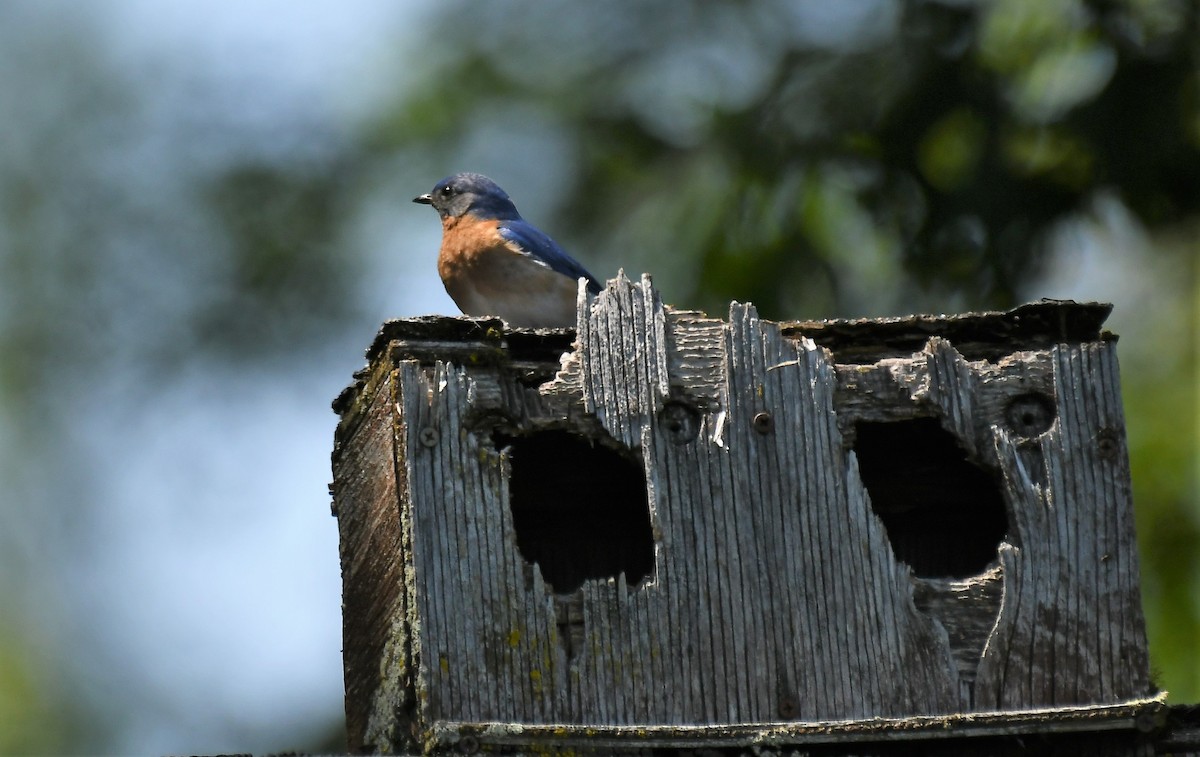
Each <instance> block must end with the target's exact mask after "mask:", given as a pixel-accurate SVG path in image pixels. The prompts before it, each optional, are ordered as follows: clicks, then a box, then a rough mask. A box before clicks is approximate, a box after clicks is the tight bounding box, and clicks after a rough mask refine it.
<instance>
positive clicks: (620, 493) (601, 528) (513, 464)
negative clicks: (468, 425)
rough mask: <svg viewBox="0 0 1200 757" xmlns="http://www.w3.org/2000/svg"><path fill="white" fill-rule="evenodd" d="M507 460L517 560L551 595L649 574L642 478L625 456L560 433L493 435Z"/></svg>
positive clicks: (650, 560) (650, 538)
mask: <svg viewBox="0 0 1200 757" xmlns="http://www.w3.org/2000/svg"><path fill="white" fill-rule="evenodd" d="M493 441H494V442H495V444H496V449H497V450H500V451H502V452H505V453H507V454H508V456H509V464H510V469H511V471H512V475H511V478H510V480H509V505H510V507H511V509H512V516H513V528H514V529H515V531H516V535H517V548H518V549H519V550H520V552H521V556H522V557H523V558H524V559H525V560H526V561H527V562H530V563H533V564H536V565H537V568H538V570H540V571H541V574H542V578H543V579H544V580H545V582H546V583H547V584H549V585H550V586H551V587H553V589H554V592H555V593H556V594H569V593H571V592H573V591H575V590H576V589H578V588H579V587H580V586H581V585H582V584H583V582H584V581H585V580H587V579H589V578H616V577H617V576H619V575H620V574H622V573H624V574H625V580H626V582H627V583H628V584H629V585H630V586H633V585H636V584H637V583H639V582H641V581H643V580H644V579H646V578H647V577H648V576H649V575H650V574H651V573H652V572H653V570H654V536H653V534H652V532H651V529H650V513H649V506H648V503H647V501H646V476H645V473H644V471H643V470H642V466H641V463H640V461H639V460H638V459H637V458H636V457H635V456H634V454H633V453H632V452H624V451H618V450H616V449H613V448H610V447H608V446H605V445H602V444H596V443H594V442H593V441H591V440H589V439H587V438H585V437H583V436H580V435H578V434H572V433H569V432H566V431H557V430H554V431H538V432H534V433H530V434H523V435H515V436H508V435H505V434H501V433H499V432H497V433H495V434H493Z"/></svg>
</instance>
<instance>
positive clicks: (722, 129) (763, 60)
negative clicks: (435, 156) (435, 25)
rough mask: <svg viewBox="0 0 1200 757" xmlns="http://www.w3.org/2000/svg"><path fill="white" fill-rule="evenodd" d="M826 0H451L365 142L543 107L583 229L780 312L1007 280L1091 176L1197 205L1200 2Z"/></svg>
mask: <svg viewBox="0 0 1200 757" xmlns="http://www.w3.org/2000/svg"><path fill="white" fill-rule="evenodd" d="M817 6H818V4H807V5H806V4H796V3H786V2H759V3H743V2H723V3H703V4H686V5H682V6H675V7H673V8H672V10H671V12H669V13H668V12H665V11H664V9H662V8H660V7H658V6H655V5H651V4H636V3H623V4H617V5H613V4H600V5H595V6H592V7H589V8H579V7H574V6H572V7H570V8H567V7H566V6H564V5H562V4H561V3H557V4H556V3H550V4H547V3H543V2H532V1H529V2H508V3H503V4H496V5H491V6H488V7H483V8H481V7H479V6H478V5H476V4H470V3H449V4H446V5H444V6H443V7H442V10H441V13H440V15H439V18H440V19H441V20H442V23H441V26H440V28H439V29H438V30H437V31H435V32H434V33H433V34H431V36H430V39H432V40H434V44H433V45H431V50H430V51H429V54H428V55H427V56H425V57H426V59H427V60H430V61H432V66H431V70H430V71H428V72H427V74H426V75H425V76H424V78H423V79H422V80H421V81H422V82H423V84H419V85H418V88H417V90H416V92H415V93H414V94H412V95H411V96H409V97H406V98H404V99H401V100H400V101H399V102H398V103H397V104H396V107H395V108H394V111H393V115H392V117H391V118H388V119H384V120H383V121H381V122H380V124H379V126H378V129H377V131H376V132H375V133H374V134H373V135H372V138H371V142H372V143H373V144H374V145H376V147H377V148H380V149H385V150H387V149H400V148H411V147H413V146H414V145H420V146H421V147H422V148H429V147H434V148H438V149H440V150H441V151H442V154H444V155H447V156H449V155H454V154H455V151H456V149H458V148H460V147H461V146H462V144H463V143H464V141H465V140H467V139H468V137H469V136H470V134H471V133H472V131H473V130H475V129H477V128H479V127H480V126H481V125H486V124H487V123H489V122H490V121H494V120H496V119H502V118H504V117H505V114H510V113H512V112H521V113H525V114H527V117H528V118H530V119H537V120H541V121H545V122H549V123H551V124H553V125H554V126H555V127H556V128H558V129H560V130H561V131H562V132H563V133H564V134H566V135H567V138H568V139H569V140H571V144H572V146H573V149H572V150H571V165H569V166H566V167H563V170H564V171H565V172H566V173H567V174H568V177H569V178H568V180H567V181H568V186H567V188H566V192H565V194H564V196H563V197H561V198H560V199H561V207H562V218H561V221H560V222H559V226H560V227H563V228H567V229H570V230H572V233H573V234H574V235H575V236H576V241H577V242H578V246H579V247H580V248H582V249H583V250H587V251H590V252H591V254H592V256H593V257H594V258H597V259H603V260H610V261H612V262H613V263H614V264H627V263H625V261H626V260H628V258H629V257H630V255H629V251H630V249H631V248H633V249H638V248H641V249H642V250H650V251H651V252H645V253H640V254H639V257H641V258H642V259H646V260H652V261H653V262H654V263H655V264H656V265H654V266H653V267H652V270H655V271H657V272H659V273H660V274H662V273H666V274H668V275H666V276H663V278H664V280H665V282H667V283H665V284H664V286H668V287H670V286H675V285H676V284H677V283H678V282H684V283H683V284H681V285H679V286H678V287H677V288H676V289H675V290H674V291H673V292H670V293H671V294H673V295H674V296H675V299H676V301H677V302H678V303H679V304H682V305H694V306H702V307H705V308H710V309H715V310H720V309H721V308H723V307H724V303H726V302H727V301H728V300H730V299H743V300H746V299H748V300H751V301H753V302H755V303H756V304H757V305H758V306H759V307H760V309H761V310H762V311H763V312H764V314H767V315H769V316H772V317H777V318H782V317H804V316H830V315H864V314H867V311H870V312H874V313H884V312H895V311H900V310H912V309H914V308H917V309H921V308H928V307H941V308H948V307H953V308H980V307H1003V306H1007V305H1011V304H1012V303H1013V302H1014V301H1015V299H1016V297H1017V293H1018V291H1019V290H1020V288H1021V286H1022V285H1023V284H1025V283H1026V282H1028V281H1030V280H1032V278H1033V277H1034V276H1035V275H1036V274H1037V273H1038V271H1039V266H1040V264H1041V262H1042V260H1043V256H1044V254H1045V251H1046V237H1047V233H1048V232H1049V231H1050V230H1051V229H1052V228H1053V227H1054V226H1055V224H1057V223H1059V222H1061V221H1063V220H1065V219H1068V218H1069V217H1070V216H1071V215H1072V214H1078V213H1082V212H1085V211H1086V209H1087V207H1088V203H1089V202H1090V199H1091V197H1092V196H1093V194H1094V193H1095V192H1096V191H1097V190H1100V189H1105V190H1111V191H1115V192H1117V193H1118V194H1119V196H1120V198H1121V199H1122V201H1123V202H1125V203H1126V204H1127V205H1128V206H1129V207H1130V208H1132V209H1133V210H1134V211H1135V212H1136V213H1137V214H1138V216H1139V217H1140V218H1141V219H1142V220H1143V221H1144V222H1145V223H1147V224H1151V225H1156V226H1157V225H1167V224H1172V223H1176V222H1179V221H1181V220H1183V219H1186V218H1190V217H1193V216H1194V214H1195V212H1196V211H1197V208H1198V207H1200V193H1197V192H1196V191H1195V186H1196V177H1197V176H1200V125H1198V124H1200V84H1198V82H1197V50H1196V47H1197V44H1196V40H1197V39H1198V33H1197V15H1198V11H1197V6H1196V4H1195V3H1191V2H1172V1H1170V0H1146V1H1139V2H1091V3H1087V2H1082V0H1049V1H1043V0H1002V1H998V2H987V3H983V2H980V3H975V2H916V3H904V4H896V3H886V2H877V3H846V4H826V5H825V7H824V8H818V7H817ZM548 170H553V169H552V168H551V169H548ZM868 270H873V271H876V272H877V273H875V274H873V276H874V279H873V280H872V281H871V282H870V284H869V285H867V286H864V285H862V284H861V283H859V282H858V281H856V279H857V278H858V277H859V276H862V275H864V274H865V275H868V276H871V275H872V274H870V273H865V272H866V271H868Z"/></svg>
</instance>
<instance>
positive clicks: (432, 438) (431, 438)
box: [417, 426, 442, 447]
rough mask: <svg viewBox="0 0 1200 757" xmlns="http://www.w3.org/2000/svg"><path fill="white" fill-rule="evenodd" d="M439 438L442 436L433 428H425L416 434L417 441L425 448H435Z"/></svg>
mask: <svg viewBox="0 0 1200 757" xmlns="http://www.w3.org/2000/svg"><path fill="white" fill-rule="evenodd" d="M441 438H442V435H441V434H439V433H438V430H437V429H436V428H434V427H433V426H425V427H424V428H422V429H421V430H420V431H418V432H417V439H418V440H420V442H421V444H422V445H423V446H425V447H436V446H437V443H438V442H439V441H441Z"/></svg>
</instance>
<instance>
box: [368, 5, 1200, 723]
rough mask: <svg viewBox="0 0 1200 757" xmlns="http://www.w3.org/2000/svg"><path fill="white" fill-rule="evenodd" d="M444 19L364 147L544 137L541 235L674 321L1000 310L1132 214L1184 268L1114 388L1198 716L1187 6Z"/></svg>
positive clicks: (1193, 160)
mask: <svg viewBox="0 0 1200 757" xmlns="http://www.w3.org/2000/svg"><path fill="white" fill-rule="evenodd" d="M436 18H437V19H438V21H437V28H436V29H435V30H434V31H432V32H431V33H430V35H429V39H430V40H431V44H430V45H429V46H428V49H427V50H426V51H424V54H423V55H422V59H423V60H424V61H425V62H426V65H427V68H426V69H425V70H424V71H423V72H422V74H421V76H419V77H418V79H417V81H416V83H415V85H412V88H411V91H410V93H409V94H408V95H407V96H405V97H403V98H401V99H399V100H398V101H397V102H396V103H395V105H394V107H393V108H392V109H391V111H390V114H389V115H388V116H386V117H385V118H382V119H380V120H379V122H378V123H377V124H376V126H375V128H374V129H373V130H372V131H371V132H370V133H369V135H368V137H367V146H368V149H371V150H375V151H380V152H384V153H390V152H393V151H395V152H398V153H402V154H414V153H420V154H423V155H426V156H428V155H429V154H431V153H432V154H436V155H440V156H442V157H443V160H444V162H445V163H447V164H448V165H454V164H453V162H452V159H457V158H459V156H461V154H462V153H463V152H464V151H468V152H469V150H470V146H471V145H472V144H473V141H475V140H479V139H482V138H480V137H478V134H480V133H483V132H486V131H487V130H488V129H489V128H492V127H493V126H494V125H495V124H497V123H501V124H504V123H511V122H513V121H514V120H515V121H521V120H524V121H525V122H526V123H527V124H532V125H536V126H537V128H538V129H542V130H544V129H549V130H552V131H553V132H554V133H556V134H558V135H560V137H561V138H562V139H565V140H566V141H567V144H568V149H567V150H566V155H567V159H566V160H565V161H564V162H563V164H561V165H544V166H541V167H540V169H541V170H543V171H546V172H550V173H554V174H555V175H556V176H559V178H558V179H556V181H557V182H558V186H561V187H562V190H561V191H560V192H559V193H558V194H557V195H556V197H555V198H554V203H553V204H554V209H555V210H556V211H557V217H556V218H551V219H549V220H547V219H546V218H544V217H539V218H538V219H537V220H538V221H539V223H542V224H544V225H546V226H547V227H548V228H550V229H552V230H560V229H567V230H569V234H570V237H569V238H568V239H567V240H566V241H567V242H568V245H567V246H568V247H569V248H570V249H572V250H573V251H575V252H576V253H577V254H579V256H580V257H581V258H583V259H584V260H585V261H586V262H587V263H588V265H589V266H590V267H592V268H593V270H596V271H597V272H598V273H600V274H602V275H607V274H608V273H609V269H608V268H606V267H605V266H604V265H602V264H597V263H598V261H603V263H604V264H608V265H609V266H612V267H615V266H623V267H625V268H627V269H630V270H631V271H632V272H634V273H636V272H639V271H642V270H648V271H651V272H653V273H655V275H656V281H657V283H658V284H659V286H660V288H662V289H663V290H664V292H666V295H667V298H668V300H670V301H672V302H673V303H675V304H676V305H678V306H683V307H700V308H703V309H707V310H710V311H712V312H716V313H720V312H722V311H723V309H724V307H725V304H726V303H727V302H728V301H729V300H731V299H738V300H743V301H746V300H749V301H753V302H754V303H755V304H756V305H757V306H758V307H759V309H760V312H762V313H763V314H764V315H765V316H767V317H773V318H804V317H829V316H837V315H841V316H863V315H871V314H888V313H899V312H913V311H923V310H932V311H941V312H947V311H952V310H958V309H978V308H1002V307H1009V306H1011V305H1014V304H1015V303H1016V302H1017V301H1018V299H1020V298H1022V297H1029V296H1031V295H1032V296H1036V292H1037V281H1038V277H1039V274H1041V273H1042V272H1043V270H1044V266H1045V264H1046V262H1047V253H1048V252H1049V251H1050V249H1051V246H1052V244H1053V242H1054V240H1055V239H1056V238H1059V237H1056V235H1059V234H1060V233H1061V232H1062V230H1063V229H1064V228H1067V227H1069V226H1070V225H1071V224H1089V223H1094V222H1096V220H1097V218H1098V217H1099V216H1100V215H1101V213H1100V211H1098V210H1097V209H1096V208H1097V202H1098V198H1116V200H1117V201H1119V203H1121V204H1122V205H1123V206H1124V207H1125V208H1127V209H1128V210H1129V211H1130V212H1132V214H1133V220H1132V221H1131V222H1132V223H1138V224H1141V225H1142V226H1143V227H1144V228H1145V229H1146V230H1147V232H1148V237H1147V239H1146V240H1145V243H1146V245H1147V246H1149V247H1151V248H1152V251H1153V254H1155V255H1157V256H1161V257H1165V258H1172V259H1173V260H1174V263H1172V266H1173V268H1174V269H1175V272H1174V274H1171V275H1170V276H1169V278H1167V279H1164V286H1163V290H1162V295H1163V297H1164V300H1165V301H1166V302H1172V303H1175V305H1174V306H1173V307H1172V308H1170V311H1171V312H1169V313H1167V314H1165V315H1164V314H1160V315H1161V317H1160V318H1158V319H1157V320H1155V321H1154V323H1156V324H1158V325H1159V326H1160V327H1162V328H1166V329H1169V330H1170V332H1169V333H1170V337H1167V338H1163V337H1162V334H1163V332H1159V335H1160V337H1159V338H1156V337H1155V333H1154V332H1152V331H1149V330H1147V331H1145V332H1142V333H1140V334H1139V335H1138V336H1139V338H1140V339H1142V342H1141V343H1139V344H1135V345H1133V346H1132V347H1131V349H1125V348H1124V343H1123V350H1122V354H1123V355H1124V356H1125V358H1126V359H1129V358H1130V356H1134V357H1138V358H1143V357H1148V359H1150V360H1153V361H1155V362H1156V363H1157V365H1156V366H1154V367H1148V366H1146V365H1144V364H1143V363H1142V362H1139V363H1138V364H1137V365H1133V366H1127V367H1126V371H1125V374H1126V394H1127V396H1128V397H1129V401H1128V404H1129V413H1130V416H1131V423H1130V426H1131V429H1132V431H1131V449H1132V454H1133V466H1134V479H1135V483H1136V486H1137V490H1136V500H1137V502H1138V506H1139V511H1138V512H1139V521H1138V524H1139V528H1140V536H1141V540H1142V545H1143V549H1144V555H1145V556H1144V558H1143V560H1144V565H1145V569H1146V576H1145V583H1146V597H1147V613H1148V616H1149V628H1150V631H1151V636H1152V652H1153V658H1154V662H1155V665H1156V667H1157V670H1158V674H1159V681H1160V683H1161V685H1163V686H1164V687H1166V688H1170V689H1172V690H1173V693H1174V694H1175V695H1177V696H1178V697H1182V698H1183V699H1185V700H1186V699H1191V700H1195V699H1197V698H1200V662H1198V660H1197V654H1196V649H1197V645H1198V644H1200V598H1198V597H1197V595H1198V594H1200V588H1198V587H1200V558H1198V557H1197V553H1198V552H1200V549H1198V548H1200V526H1198V524H1200V511H1198V509H1197V489H1196V480H1195V464H1196V460H1197V458H1196V447H1195V434H1196V427H1195V423H1194V422H1193V423H1191V424H1190V425H1188V424H1182V423H1180V421H1179V419H1180V418H1181V417H1189V418H1195V417H1196V416H1195V397H1196V390H1197V373H1196V361H1195V351H1196V340H1195V339H1194V338H1191V336H1192V335H1194V333H1195V332H1194V330H1193V329H1194V312H1193V308H1194V304H1193V303H1194V295H1195V291H1194V286H1192V284H1191V282H1195V281H1197V280H1198V279H1197V278H1196V266H1195V263H1194V259H1195V257H1197V255H1198V253H1200V249H1198V248H1197V245H1196V244H1195V243H1194V242H1190V241H1188V239H1187V238H1188V237H1189V235H1191V234H1193V233H1194V232H1196V231H1197V230H1200V191H1198V190H1200V5H1198V4H1197V3H1195V2H1191V1H1190V0H994V1H993V2H969V1H963V2H951V1H949V0H946V1H944V2H936V1H929V0H926V1H924V2H912V3H889V2H873V3H870V2H869V3H824V4H818V3H811V4H802V3H791V2H782V1H780V2H753V3H752V2H733V1H730V2H712V3H688V4H673V5H671V6H670V7H669V9H668V8H667V7H664V6H662V5H660V4H650V3H641V4H639V3H617V4H612V3H595V4H591V5H580V4H570V5H568V4H566V3H563V2H557V3H550V2H544V0H523V1H522V0H512V1H511V2H505V3H497V4H487V5H481V4H477V3H470V2H450V3H446V4H443V5H442V6H440V9H439V13H438V14H437V17H436ZM524 157H525V156H519V157H516V158H514V157H512V156H504V155H501V156H495V155H490V156H488V160H489V164H490V165H502V166H503V165H505V160H506V159H509V160H511V162H512V163H513V164H517V163H518V162H519V161H520V160H521V159H523V158H524ZM477 168H478V167H477V166H454V168H453V170H459V169H477ZM449 172H450V171H449V170H447V171H445V173H449ZM502 183H503V182H502ZM518 200H519V198H518ZM1192 238H1194V236H1193V237H1192ZM1179 281H1183V282H1187V283H1186V284H1185V285H1184V286H1183V287H1179V286H1178V282H1179ZM1172 298H1174V299H1172ZM1151 340H1152V341H1151ZM1148 377H1152V378H1148ZM1185 411H1190V412H1185Z"/></svg>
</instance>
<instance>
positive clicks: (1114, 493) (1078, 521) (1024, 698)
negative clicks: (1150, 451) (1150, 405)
mask: <svg viewBox="0 0 1200 757" xmlns="http://www.w3.org/2000/svg"><path fill="white" fill-rule="evenodd" d="M1054 360H1055V363H1054V364H1055V403H1056V406H1057V418H1056V420H1055V422H1054V425H1053V426H1052V427H1051V429H1050V430H1049V431H1047V432H1046V433H1045V434H1042V435H1041V436H1040V437H1038V438H1037V439H1036V440H1033V441H1021V440H1018V439H1014V438H1013V436H1012V435H1010V434H1009V432H1008V431H1007V430H1005V429H1004V428H1001V427H998V426H997V427H995V428H994V434H995V448H996V452H997V455H998V457H999V459H1000V462H1001V466H1002V469H1003V472H1004V485H1005V498H1006V500H1007V502H1008V508H1009V517H1010V519H1011V524H1012V527H1013V531H1014V532H1013V534H1012V538H1011V539H1010V542H1011V543H1009V544H1005V545H1004V546H1003V547H1002V548H1001V551H1000V562H1001V567H1002V570H1003V574H1004V581H1005V586H1004V595H1003V599H1002V605H1001V611H1000V616H999V618H998V619H997V622H996V628H995V630H994V631H993V633H992V636H991V638H990V639H989V641H988V645H987V648H986V649H985V651H984V654H983V659H982V660H981V661H980V664H979V671H978V679H977V682H976V687H977V694H978V696H979V700H980V702H981V704H985V705H990V706H992V707H995V708H997V709H1005V708H1019V707H1034V706H1058V705H1070V704H1085V703H1089V702H1113V701H1120V700H1121V699H1128V698H1133V697H1137V696H1142V695H1145V694H1147V693H1148V692H1150V691H1151V690H1152V687H1151V684H1150V681H1149V680H1148V675H1147V672H1148V665H1147V659H1146V639H1145V631H1144V622H1143V620H1142V610H1141V605H1140V600H1139V596H1140V595H1139V590H1138V585H1137V581H1138V578H1137V577H1138V569H1137V562H1136V560H1137V558H1136V555H1137V552H1136V545H1135V542H1134V531H1133V525H1132V522H1131V519H1130V513H1129V509H1130V508H1129V503H1130V480H1129V467H1128V457H1127V453H1126V451H1125V434H1124V420H1123V418H1122V411H1121V403H1120V397H1119V393H1118V386H1119V384H1118V379H1117V367H1116V356H1115V346H1114V345H1113V344H1111V343H1107V342H1094V343H1087V344H1082V345H1059V346H1058V347H1056V348H1055V349H1054Z"/></svg>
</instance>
